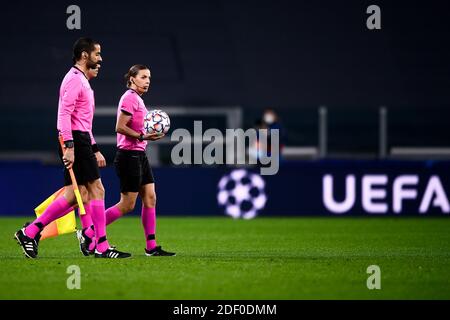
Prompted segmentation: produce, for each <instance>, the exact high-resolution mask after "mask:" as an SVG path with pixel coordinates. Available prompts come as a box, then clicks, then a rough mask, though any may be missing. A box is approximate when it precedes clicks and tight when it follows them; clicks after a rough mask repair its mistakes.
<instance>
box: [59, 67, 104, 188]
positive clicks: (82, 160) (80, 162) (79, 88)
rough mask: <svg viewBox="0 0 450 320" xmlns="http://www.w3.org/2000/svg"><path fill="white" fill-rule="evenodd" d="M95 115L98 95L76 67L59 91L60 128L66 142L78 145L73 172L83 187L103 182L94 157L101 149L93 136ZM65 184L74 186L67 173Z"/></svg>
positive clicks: (71, 70)
mask: <svg viewBox="0 0 450 320" xmlns="http://www.w3.org/2000/svg"><path fill="white" fill-rule="evenodd" d="M94 111H95V100H94V91H93V90H92V89H91V85H90V84H89V81H88V79H87V78H86V76H85V75H84V73H83V72H82V71H81V70H79V69H78V68H76V67H72V68H71V69H70V71H69V72H68V73H67V74H66V76H65V77H64V79H63V81H62V84H61V88H60V90H59V103H58V123H57V128H58V131H59V133H60V134H61V135H62V137H63V140H64V142H66V143H67V142H69V141H73V143H74V147H75V162H74V164H73V171H74V173H75V177H76V179H77V183H78V184H81V185H84V184H86V183H87V182H90V181H94V180H97V179H99V178H100V172H99V169H98V164H97V159H96V157H95V154H94V152H96V151H98V149H97V145H96V143H95V140H94V136H93V135H92V122H93V118H94ZM60 155H62V153H61V150H60ZM64 180H65V185H71V184H72V181H71V180H70V175H69V172H68V170H67V169H66V170H65V172H64Z"/></svg>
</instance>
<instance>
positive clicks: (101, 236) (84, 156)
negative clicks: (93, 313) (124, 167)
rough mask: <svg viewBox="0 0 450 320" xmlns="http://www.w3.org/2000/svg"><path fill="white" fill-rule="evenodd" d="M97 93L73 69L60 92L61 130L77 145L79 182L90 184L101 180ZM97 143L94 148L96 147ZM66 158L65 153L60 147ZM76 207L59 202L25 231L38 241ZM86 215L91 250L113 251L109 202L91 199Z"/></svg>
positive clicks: (67, 180) (66, 174)
mask: <svg viewBox="0 0 450 320" xmlns="http://www.w3.org/2000/svg"><path fill="white" fill-rule="evenodd" d="M94 110H95V101H94V92H93V90H92V89H91V86H90V84H89V81H88V79H87V78H86V76H85V75H84V73H83V72H82V71H81V70H79V69H78V68H76V67H72V68H71V69H70V70H69V72H68V73H67V74H66V76H65V77H64V79H63V81H62V84H61V88H60V91H59V104H58V122H57V128H58V131H59V134H60V135H62V137H63V140H64V142H65V143H66V144H67V143H68V142H73V147H74V154H75V161H74V163H73V171H74V174H75V178H76V179H77V183H78V184H79V185H86V184H87V183H88V182H93V181H95V180H97V179H99V178H100V172H99V168H98V163H97V159H96V157H95V154H94V152H96V151H98V149H97V148H96V145H95V140H94V137H93V135H92V121H93V117H94ZM93 144H94V145H93ZM93 148H94V149H93ZM58 150H59V153H60V156H61V157H62V150H61V148H58ZM64 180H65V185H66V186H67V185H71V184H72V181H71V179H70V174H69V171H68V170H67V169H66V168H65V169H64ZM71 209H72V205H71V204H69V202H68V201H67V200H66V198H65V197H60V198H58V199H57V200H55V201H54V202H53V203H52V204H51V205H50V206H49V207H48V208H47V209H46V210H45V212H44V213H43V214H42V215H41V216H40V217H39V218H38V219H36V220H35V221H34V222H33V223H32V224H30V225H29V226H28V227H27V228H26V229H25V234H26V235H27V236H28V237H31V238H34V237H35V236H36V235H37V234H38V233H39V232H40V231H41V230H42V229H43V228H44V227H45V226H46V225H48V224H49V223H50V222H52V221H54V220H56V219H58V218H60V217H62V216H64V215H65V214H67V213H68V212H69V211H71ZM85 209H86V214H85V215H80V218H81V222H82V225H83V234H84V236H85V237H88V238H89V239H90V241H89V242H90V248H89V250H93V249H94V248H96V249H97V250H98V251H99V252H105V251H106V250H107V249H108V248H109V243H108V241H107V239H106V222H105V201H104V200H103V199H94V200H91V201H90V202H89V203H88V204H85Z"/></svg>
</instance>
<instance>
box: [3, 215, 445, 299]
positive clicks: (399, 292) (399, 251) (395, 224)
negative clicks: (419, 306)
mask: <svg viewBox="0 0 450 320" xmlns="http://www.w3.org/2000/svg"><path fill="white" fill-rule="evenodd" d="M26 220H27V219H26V218H1V219H0V268H1V269H0V270H1V272H0V299H152V300H158V299H450V220H449V219H447V218H334V219H333V218H331V219H330V218H257V219H254V220H250V221H244V220H232V219H228V218H219V217H218V218H193V217H183V218H181V217H180V218H167V217H160V218H159V219H158V222H157V223H158V225H157V236H158V241H159V244H161V245H162V246H163V248H165V249H167V250H169V251H171V250H173V251H176V252H177V256H176V257H145V256H144V254H143V247H144V236H143V231H142V227H141V223H140V218H139V217H126V218H122V219H121V220H118V221H117V222H115V223H114V224H113V225H111V226H110V227H108V235H109V240H110V243H112V244H114V245H117V247H118V248H119V249H122V250H124V251H130V252H131V253H132V254H133V257H132V258H131V259H126V260H106V259H94V258H93V257H83V256H82V255H81V253H80V252H79V250H78V242H77V240H76V237H75V235H74V234H70V235H64V236H60V237H57V238H53V239H47V240H43V241H42V242H41V245H40V247H39V258H38V259H36V260H30V259H25V257H24V256H23V254H22V252H21V250H20V248H19V246H18V245H17V244H16V242H15V241H14V240H13V239H12V236H13V233H14V232H15V231H16V230H17V229H18V228H19V227H20V226H21V225H22V224H23V223H24V222H25V221H26ZM70 265H77V266H79V267H80V270H81V289H80V290H76V289H75V290H69V289H68V288H67V286H66V281H67V278H68V277H69V276H70V274H68V273H67V272H66V271H67V267H68V266H70ZM370 265H378V266H379V267H380V268H381V289H380V290H369V289H367V286H366V281H367V278H368V277H369V276H370V275H369V274H368V273H367V267H368V266H370Z"/></svg>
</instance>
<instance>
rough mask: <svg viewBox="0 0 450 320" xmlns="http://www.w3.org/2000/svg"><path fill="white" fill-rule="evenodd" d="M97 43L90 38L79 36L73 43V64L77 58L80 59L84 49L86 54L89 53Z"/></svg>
mask: <svg viewBox="0 0 450 320" xmlns="http://www.w3.org/2000/svg"><path fill="white" fill-rule="evenodd" d="M96 44H99V43H98V42H97V41H94V40H92V39H91V38H79V39H78V40H77V41H75V43H74V44H73V57H72V60H73V63H74V64H75V63H76V62H77V61H78V60H80V59H81V54H82V53H83V52H84V51H85V52H87V54H91V52H92V51H94V50H95V45H96Z"/></svg>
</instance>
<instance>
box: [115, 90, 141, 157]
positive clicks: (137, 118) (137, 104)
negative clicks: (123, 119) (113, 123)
mask: <svg viewBox="0 0 450 320" xmlns="http://www.w3.org/2000/svg"><path fill="white" fill-rule="evenodd" d="M122 111H124V112H125V113H126V114H129V115H131V119H130V121H128V123H127V126H128V127H129V128H131V129H133V130H134V131H136V132H139V133H145V132H144V118H145V115H146V114H147V108H146V107H145V104H144V100H142V98H141V96H140V95H139V94H138V93H137V92H136V91H134V90H132V89H129V90H127V91H126V92H125V93H124V94H123V95H122V97H121V98H120V101H119V106H118V109H117V118H119V115H120V113H121V112H122ZM146 146H147V141H145V140H144V141H142V142H141V141H139V140H138V139H135V138H130V137H127V136H126V135H123V134H121V133H117V148H119V149H123V150H138V151H145V147H146Z"/></svg>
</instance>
